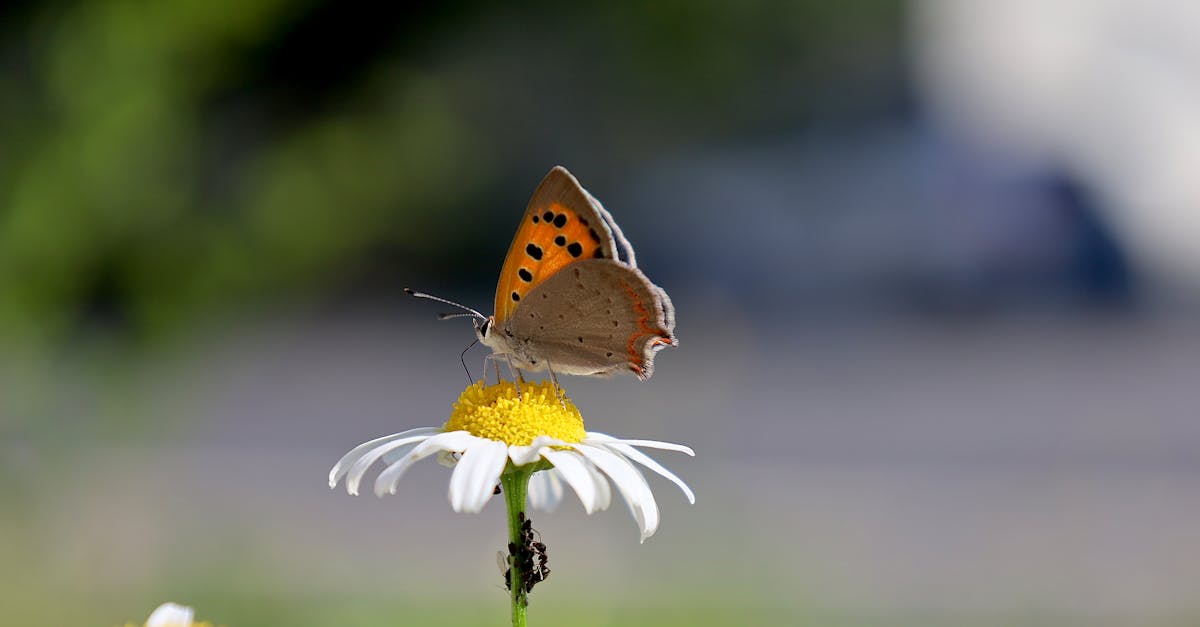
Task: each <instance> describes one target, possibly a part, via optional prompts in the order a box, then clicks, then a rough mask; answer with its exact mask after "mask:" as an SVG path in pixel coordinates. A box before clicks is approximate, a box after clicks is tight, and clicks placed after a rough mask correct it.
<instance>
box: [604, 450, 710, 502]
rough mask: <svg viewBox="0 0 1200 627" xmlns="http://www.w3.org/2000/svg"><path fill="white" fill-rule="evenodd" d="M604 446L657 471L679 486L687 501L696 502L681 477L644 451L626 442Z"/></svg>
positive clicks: (694, 496) (693, 494)
mask: <svg viewBox="0 0 1200 627" xmlns="http://www.w3.org/2000/svg"><path fill="white" fill-rule="evenodd" d="M605 446H607V447H608V448H610V449H612V450H614V451H616V452H617V453H620V454H622V455H624V456H625V457H628V458H629V459H632V460H633V461H635V462H637V463H639V464H641V465H643V466H645V467H646V468H649V469H650V470H653V471H654V472H656V473H658V474H659V475H660V476H662V477H666V478H667V479H668V480H670V481H671V483H674V484H675V485H677V486H679V489H680V490H683V494H684V495H685V496H687V500H688V502H689V503H691V504H692V505H695V504H696V495H695V493H693V492H692V489H691V488H689V487H688V486H687V484H686V483H684V482H683V479H680V478H679V477H678V476H676V475H675V473H673V472H671V471H670V470H667V469H666V468H664V467H663V466H662V464H659V463H658V462H656V461H654V460H653V459H651V458H650V457H649V456H648V455H646V454H645V453H643V452H641V451H639V450H637V449H635V448H633V447H632V446H630V445H629V444H628V443H626V442H611V443H608V444H606V445H605Z"/></svg>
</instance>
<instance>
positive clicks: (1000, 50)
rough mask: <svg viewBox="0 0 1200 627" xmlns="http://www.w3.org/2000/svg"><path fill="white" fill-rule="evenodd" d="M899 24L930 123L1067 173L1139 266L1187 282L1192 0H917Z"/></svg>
mask: <svg viewBox="0 0 1200 627" xmlns="http://www.w3.org/2000/svg"><path fill="white" fill-rule="evenodd" d="M911 32H912V41H913V55H914V60H915V63H914V66H915V68H916V72H917V77H916V78H917V82H918V85H919V87H920V89H921V92H922V98H924V100H925V102H926V104H927V105H928V107H929V109H930V110H931V111H932V112H933V113H934V115H935V118H936V119H937V120H938V122H939V123H940V124H942V125H943V126H944V127H945V128H947V129H948V130H949V131H950V132H951V133H952V134H954V135H955V136H957V137H958V138H960V139H963V140H965V141H967V142H970V143H973V144H975V145H977V146H982V147H984V148H985V149H988V150H992V151H1002V152H1007V153H1010V154H1011V155H1013V156H1015V157H1017V158H1021V159H1026V160H1030V161H1033V162H1036V163H1040V164H1042V165H1045V166H1047V167H1051V168H1054V169H1056V170H1061V171H1066V172H1068V173H1070V174H1072V175H1074V176H1077V177H1079V178H1080V180H1082V181H1083V182H1084V183H1085V184H1086V185H1087V187H1088V188H1089V189H1091V190H1093V191H1095V192H1096V193H1097V195H1098V199H1099V200H1100V201H1101V203H1100V204H1101V205H1102V207H1103V209H1104V210H1106V211H1107V212H1108V216H1107V217H1108V219H1109V221H1110V223H1111V224H1112V226H1113V227H1114V228H1115V229H1116V231H1117V232H1118V233H1119V235H1120V237H1121V238H1122V239H1123V241H1124V242H1125V243H1126V244H1127V245H1128V246H1129V248H1130V251H1131V253H1132V256H1133V259H1134V260H1135V263H1137V264H1138V265H1139V266H1140V268H1141V269H1142V270H1147V271H1150V272H1151V273H1152V274H1153V275H1155V276H1157V277H1160V278H1166V279H1168V280H1175V279H1182V280H1183V281H1184V282H1186V283H1188V284H1191V285H1193V286H1195V285H1200V245H1198V244H1200V3H1194V2H1184V1H1178V2H1176V1H1169V0H1150V1H1145V2H1134V1H1132V0H1130V1H1122V0H1057V1H1055V2H1042V1H1040V0H1013V1H1009V2H986V1H982V0H925V1H923V2H919V3H918V4H917V5H916V7H915V10H914V12H913V22H912V29H911Z"/></svg>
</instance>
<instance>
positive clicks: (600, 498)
mask: <svg viewBox="0 0 1200 627" xmlns="http://www.w3.org/2000/svg"><path fill="white" fill-rule="evenodd" d="M587 468H588V472H590V473H592V479H593V480H594V481H595V482H596V509H597V510H598V511H601V512H602V511H604V510H606V509H608V506H609V505H612V486H610V485H608V477H605V476H604V473H602V472H600V471H599V470H597V469H596V467H595V466H594V465H592V464H588V467H587Z"/></svg>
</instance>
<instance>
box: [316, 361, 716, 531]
mask: <svg viewBox="0 0 1200 627" xmlns="http://www.w3.org/2000/svg"><path fill="white" fill-rule="evenodd" d="M638 448H649V449H661V450H667V451H678V452H681V453H686V454H687V455H695V453H693V452H692V449H690V448H688V447H686V446H683V445H681V444H671V443H669V442H657V441H654V440H628V439H621V438H615V437H613V436H610V435H605V434H603V433H595V432H589V431H586V430H584V426H583V416H582V415H581V414H580V413H579V410H578V409H577V408H576V407H575V404H574V403H572V402H571V401H570V400H569V399H566V398H562V399H560V397H559V393H558V390H557V389H556V388H555V387H554V386H553V385H551V384H550V383H545V382H543V383H530V382H527V383H523V384H522V385H521V389H520V394H518V392H517V387H516V386H515V385H514V384H512V383H510V382H507V381H506V382H501V383H498V384H496V385H490V386H485V385H484V384H483V382H479V383H475V384H473V385H471V386H469V387H467V389H466V390H464V391H463V393H462V395H461V396H460V397H459V398H458V401H457V402H456V403H455V404H454V410H453V411H452V412H451V414H450V419H449V420H448V421H447V422H446V424H445V425H444V426H442V427H421V428H417V429H410V430H408V431H404V432H401V433H395V434H392V435H388V436H384V437H382V438H377V439H375V440H371V441H370V442H366V443H364V444H361V445H359V446H357V447H355V448H354V449H352V450H351V451H350V452H349V453H346V454H345V455H344V456H343V457H342V459H341V460H339V461H338V463H337V464H336V465H334V467H333V469H332V470H330V471H329V487H331V488H333V487H336V486H337V484H338V483H339V482H341V481H342V480H343V479H344V480H345V482H346V491H347V492H349V493H350V494H358V489H359V485H360V484H361V483H362V480H363V476H364V475H365V474H366V473H367V471H368V470H369V469H370V468H371V466H372V465H374V464H375V462H377V461H381V460H382V462H383V463H384V465H385V468H384V469H383V471H382V472H380V473H379V476H378V477H376V478H375V486H374V487H375V494H376V495H378V496H383V495H384V494H395V493H396V486H397V484H398V483H399V481H400V478H401V476H403V475H404V473H405V471H407V470H408V469H409V468H410V467H411V466H412V465H413V464H414V463H415V462H417V461H419V460H421V459H423V458H425V457H429V456H431V455H438V456H439V458H440V459H441V460H442V461H443V462H444V463H446V464H447V465H451V466H453V468H454V472H453V473H452V474H451V475H450V495H449V496H450V507H451V508H453V509H454V511H456V512H469V513H476V512H479V511H480V510H482V509H483V506H484V505H486V504H487V502H488V501H489V500H490V499H491V498H492V496H493V494H495V493H496V488H497V486H498V485H499V483H500V482H501V475H502V474H505V471H506V470H510V471H517V470H523V471H532V473H533V475H532V478H531V479H530V482H529V488H528V496H529V504H530V505H532V506H533V507H535V508H537V509H541V510H544V511H549V510H552V509H553V508H554V507H555V506H556V505H557V504H558V502H559V501H560V500H561V498H562V496H563V493H564V492H565V489H564V487H563V485H564V484H566V485H568V486H570V487H571V488H572V490H574V492H575V494H576V495H577V496H578V497H579V500H580V501H581V502H582V503H583V509H584V511H585V512H587V513H588V514H591V513H592V512H595V511H600V510H604V509H607V508H608V506H609V504H610V503H611V502H612V489H611V486H616V489H617V492H619V493H620V494H621V496H622V497H623V498H624V500H625V503H626V504H627V505H628V506H629V511H630V513H632V514H633V518H634V520H636V521H637V524H638V527H639V529H640V530H641V540H642V541H645V540H646V538H648V537H650V536H651V535H653V534H654V532H655V531H656V530H657V529H658V523H659V512H658V504H657V503H656V502H655V500H654V494H653V493H652V492H651V491H650V486H649V485H648V484H647V483H646V478H645V477H644V476H643V475H642V472H641V471H640V470H639V469H638V467H637V465H641V466H643V467H645V468H646V469H649V470H650V471H651V472H654V473H655V474H658V475H661V476H662V477H665V478H666V479H667V480H669V481H671V482H672V483H674V484H675V485H677V486H679V489H680V490H682V491H683V493H684V495H686V496H687V499H688V502H690V503H695V502H696V497H695V495H694V494H693V493H692V490H691V489H690V488H688V486H687V484H685V483H684V482H683V480H681V479H680V478H679V477H677V476H675V474H674V473H672V472H671V471H669V470H667V469H666V468H664V467H663V466H662V465H660V464H659V463H658V462H656V461H654V460H653V459H651V458H650V457H649V456H647V455H646V454H645V453H643V452H641V451H639V450H638ZM610 482H611V485H610ZM523 505H524V504H523V503H522V504H521V506H522V508H523Z"/></svg>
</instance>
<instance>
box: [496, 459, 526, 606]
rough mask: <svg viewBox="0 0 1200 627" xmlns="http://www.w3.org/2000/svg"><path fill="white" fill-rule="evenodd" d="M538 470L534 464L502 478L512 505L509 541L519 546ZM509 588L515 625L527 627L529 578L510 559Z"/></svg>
mask: <svg viewBox="0 0 1200 627" xmlns="http://www.w3.org/2000/svg"><path fill="white" fill-rule="evenodd" d="M533 471H534V466H533V465H532V464H530V465H526V466H518V467H512V466H510V467H509V468H508V469H506V470H505V471H504V474H502V475H500V484H501V486H502V488H503V490H504V501H505V503H506V504H507V505H508V541H509V542H510V543H512V544H515V545H517V546H521V517H520V515H521V514H523V513H525V501H526V500H527V498H526V496H527V495H528V493H529V477H531V476H532V475H533ZM508 561H509V565H508V566H509V568H510V569H511V571H510V574H509V580H508V582H509V588H510V590H511V598H512V624H513V627H526V622H525V611H526V608H527V607H528V604H529V599H528V598H527V596H526V594H525V577H526V576H528V573H525V572H522V570H521V565H520V564H519V563H517V562H518V560H514V559H512V555H511V554H510V555H509V560H508Z"/></svg>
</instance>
